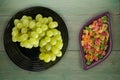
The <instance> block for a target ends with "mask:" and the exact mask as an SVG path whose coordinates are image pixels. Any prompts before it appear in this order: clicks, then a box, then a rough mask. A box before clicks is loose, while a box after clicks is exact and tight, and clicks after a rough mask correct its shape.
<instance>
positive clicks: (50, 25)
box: [49, 21, 58, 28]
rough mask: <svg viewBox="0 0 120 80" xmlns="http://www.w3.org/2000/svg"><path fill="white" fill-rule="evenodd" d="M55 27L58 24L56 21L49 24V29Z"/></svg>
mask: <svg viewBox="0 0 120 80" xmlns="http://www.w3.org/2000/svg"><path fill="white" fill-rule="evenodd" d="M56 27H58V23H57V22H56V21H54V22H50V23H49V28H56Z"/></svg>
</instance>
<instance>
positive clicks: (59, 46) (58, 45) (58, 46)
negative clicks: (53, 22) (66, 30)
mask: <svg viewBox="0 0 120 80" xmlns="http://www.w3.org/2000/svg"><path fill="white" fill-rule="evenodd" d="M55 47H57V48H58V49H60V50H61V49H62V47H63V43H62V42H61V41H57V43H56V45H55Z"/></svg>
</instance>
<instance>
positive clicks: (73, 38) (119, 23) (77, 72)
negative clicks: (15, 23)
mask: <svg viewBox="0 0 120 80" xmlns="http://www.w3.org/2000/svg"><path fill="white" fill-rule="evenodd" d="M32 6H44V7H48V8H50V9H52V10H54V11H55V12H57V13H58V14H59V15H60V16H61V17H62V18H63V19H64V21H65V23H66V25H67V28H68V31H69V45H68V49H67V51H66V54H65V55H64V57H63V58H62V59H61V61H60V62H59V63H57V64H56V65H55V66H53V67H51V68H50V69H48V70H46V71H42V72H30V71H26V70H23V69H21V68H19V67H18V66H16V65H15V64H14V63H13V62H12V61H11V60H10V59H9V58H8V56H7V54H6V52H5V50H4V45H3V34H4V30H5V27H6V25H7V23H8V21H9V20H10V18H11V17H12V16H13V15H14V14H15V13H16V12H18V11H19V10H22V9H25V8H28V7H32ZM105 11H109V12H110V14H111V28H112V36H113V49H112V52H111V55H110V56H109V57H108V58H107V59H106V60H105V61H104V62H102V63H101V64H99V65H97V66H96V67H94V68H92V69H90V70H87V71H84V70H83V69H82V64H81V55H80V51H79V45H78V33H79V30H80V28H81V27H82V26H83V25H84V23H85V22H86V21H88V20H89V19H90V18H92V17H94V16H95V15H98V14H100V13H102V12H105ZM119 27H120V0H0V64H1V65H0V80H119V79H120V68H119V66H120V61H119V60H120V37H119V36H120V28H119Z"/></svg>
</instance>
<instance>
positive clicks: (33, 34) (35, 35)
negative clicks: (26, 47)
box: [30, 31, 39, 38]
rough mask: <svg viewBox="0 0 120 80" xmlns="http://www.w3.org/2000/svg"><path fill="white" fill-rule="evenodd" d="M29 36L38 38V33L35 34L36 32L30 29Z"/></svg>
mask: <svg viewBox="0 0 120 80" xmlns="http://www.w3.org/2000/svg"><path fill="white" fill-rule="evenodd" d="M30 37H32V38H38V37H39V35H38V34H37V32H35V31H32V32H31V34H30Z"/></svg>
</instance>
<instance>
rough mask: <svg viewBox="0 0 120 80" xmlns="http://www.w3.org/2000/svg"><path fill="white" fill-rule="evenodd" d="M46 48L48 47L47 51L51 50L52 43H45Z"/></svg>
mask: <svg viewBox="0 0 120 80" xmlns="http://www.w3.org/2000/svg"><path fill="white" fill-rule="evenodd" d="M45 48H46V50H47V51H50V50H51V45H50V44H49V43H47V44H46V45H45Z"/></svg>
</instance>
